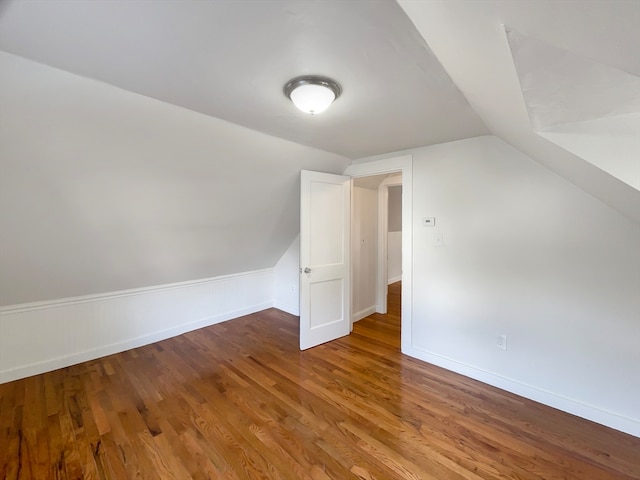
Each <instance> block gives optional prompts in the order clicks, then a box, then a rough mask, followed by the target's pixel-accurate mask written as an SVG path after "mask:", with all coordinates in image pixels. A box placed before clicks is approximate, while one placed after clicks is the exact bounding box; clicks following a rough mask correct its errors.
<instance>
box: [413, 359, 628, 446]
mask: <svg viewBox="0 0 640 480" xmlns="http://www.w3.org/2000/svg"><path fill="white" fill-rule="evenodd" d="M402 353H404V354H406V355H409V356H412V357H415V358H417V359H419V360H422V361H425V362H428V363H431V364H433V365H436V366H438V367H442V368H445V369H447V370H450V371H452V372H455V373H459V374H460V375H464V376H465V377H469V378H472V379H474V380H478V381H480V382H483V383H486V384H488V385H491V386H494V387H497V388H499V389H501V390H505V391H507V392H510V393H514V394H516V395H519V396H521V397H524V398H527V399H529V400H533V401H535V402H538V403H541V404H543V405H547V406H549V407H553V408H557V409H558V410H562V411H564V412H567V413H570V414H572V415H576V416H578V417H581V418H584V419H586V420H590V421H592V422H596V423H599V424H601V425H604V426H606V427H610V428H613V429H615V430H619V431H621V432H624V433H628V434H629V435H633V436H635V437H640V422H639V421H637V420H634V419H633V418H628V417H625V416H622V415H619V414H616V413H613V412H609V411H607V410H603V409H601V408H599V407H595V406H593V405H588V404H585V403H582V402H580V401H578V400H574V399H571V398H567V397H564V396H562V395H558V394H556V393H554V392H550V391H548V390H544V389H541V388H538V387H535V386H532V385H528V384H526V383H522V382H518V381H516V380H512V379H510V378H506V377H503V376H501V375H497V374H495V373H492V372H488V371H485V370H482V369H480V368H477V367H474V366H472V365H468V364H465V363H462V362H458V361H456V360H453V359H451V358H448V357H445V356H442V355H438V354H435V353H432V352H429V351H427V350H423V349H421V348H416V347H415V346H411V347H410V348H408V349H406V350H405V348H403V349H402Z"/></svg>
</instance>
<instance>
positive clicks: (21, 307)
mask: <svg viewBox="0 0 640 480" xmlns="http://www.w3.org/2000/svg"><path fill="white" fill-rule="evenodd" d="M271 271H273V268H265V269H262V270H253V271H249V272H241V273H233V274H230V275H220V276H219V277H210V278H201V279H198V280H187V281H184V282H175V283H166V284H162V285H154V286H151V287H139V288H130V289H127V290H115V291H113V292H105V293H93V294H90V295H80V296H77V297H65V298H57V299H54V300H43V301H39V302H30V303H19V304H16V305H5V306H3V307H0V315H4V314H10V313H19V312H28V311H30V310H39V309H47V308H55V307H60V306H68V305H74V304H78V303H85V302H93V301H96V300H105V299H111V298H119V297H126V296H129V295H140V294H145V293H156V292H160V291H162V290H173V289H176V288H183V287H190V286H194V285H203V284H208V283H211V282H212V281H220V280H225V279H230V278H240V277H244V276H252V275H255V274H258V273H263V272H271Z"/></svg>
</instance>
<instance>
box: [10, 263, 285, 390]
mask: <svg viewBox="0 0 640 480" xmlns="http://www.w3.org/2000/svg"><path fill="white" fill-rule="evenodd" d="M273 283H274V269H273V268H269V269H263V270H256V271H252V272H243V273H239V274H235V275H224V276H220V277H213V278H207V279H200V280H195V281H187V282H179V283H171V284H166V285H159V286H155V287H145V288H136V289H130V290H122V291H118V292H108V293H104V294H97V295H85V296H81V297H72V298H63V299H57V300H52V301H44V302H34V303H28V304H21V305H11V306H7V307H2V308H0V328H1V331H2V335H0V383H5V382H9V381H12V380H17V379H20V378H24V377H28V376H31V375H36V374H40V373H44V372H48V371H51V370H55V369H58V368H63V367H67V366H70V365H74V364H76V363H80V362H85V361H88V360H93V359H96V358H100V357H103V356H106V355H111V354H114V353H118V352H122V351H125V350H129V349H131V348H136V347H140V346H143V345H148V344H150V343H154V342H158V341H160V340H164V339H167V338H171V337H174V336H177V335H181V334H183V333H186V332H189V331H192V330H196V329H199V328H203V327H207V326H210V325H214V324H216V323H220V322H224V321H227V320H231V319H233V318H237V317H240V316H243V315H248V314H250V313H255V312H258V311H260V310H264V309H266V308H270V307H272V306H273ZM26 346H28V348H25V347H26Z"/></svg>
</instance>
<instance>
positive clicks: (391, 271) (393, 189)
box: [387, 185, 402, 284]
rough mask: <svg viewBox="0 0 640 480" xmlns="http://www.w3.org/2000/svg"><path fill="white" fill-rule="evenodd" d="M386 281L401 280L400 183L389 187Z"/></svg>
mask: <svg viewBox="0 0 640 480" xmlns="http://www.w3.org/2000/svg"><path fill="white" fill-rule="evenodd" d="M388 215H389V221H388V222H387V224H388V229H389V231H388V232H387V281H388V282H389V284H391V283H395V282H399V281H400V280H402V185H393V186H390V187H389V211H388Z"/></svg>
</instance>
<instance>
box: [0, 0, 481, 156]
mask: <svg viewBox="0 0 640 480" xmlns="http://www.w3.org/2000/svg"><path fill="white" fill-rule="evenodd" d="M0 14H1V16H0V49H2V50H4V51H6V52H9V53H13V54H16V55H20V56H23V57H26V58H29V59H32V60H36V61H38V62H42V63H45V64H47V65H50V66H54V67H57V68H61V69H63V70H67V71H69V72H72V73H76V74H79V75H83V76H86V77H90V78H94V79H97V80H101V81H103V82H106V83H109V84H112V85H115V86H118V87H121V88H123V89H126V90H129V91H132V92H136V93H139V94H143V95H146V96H149V97H152V98H156V99H159V100H162V101H165V102H168V103H172V104H175V105H179V106H182V107H185V108H188V109H191V110H195V111H197V112H201V113H205V114H207V115H211V116H214V117H218V118H222V119H224V120H228V121H230V122H233V123H236V124H239V125H242V126H245V127H248V128H251V129H253V130H257V131H260V132H263V133H268V134H271V135H274V136H277V137H280V138H284V139H287V140H291V141H294V142H297V143H300V144H303V145H307V146H312V147H315V148H319V149H322V150H325V151H328V152H333V153H338V154H340V155H343V156H346V157H349V158H359V157H363V156H368V155H373V154H379V153H386V152H392V151H397V150H400V149H406V148H411V147H419V146H424V145H430V144H435V143H442V142H447V141H452V140H457V139H462V138H467V137H473V136H478V135H483V134H486V133H488V130H487V129H486V127H485V126H484V124H483V123H482V121H481V120H480V119H479V118H478V116H477V115H476V113H475V112H474V111H473V110H472V109H471V107H470V106H469V104H468V102H467V101H466V99H465V98H464V96H463V95H462V94H461V93H460V91H459V90H458V88H457V87H456V86H455V85H454V83H453V82H452V81H451V79H450V78H449V76H448V75H447V74H446V72H445V71H444V69H443V68H442V66H441V65H440V63H439V62H438V61H437V59H436V57H435V56H434V55H433V53H432V52H431V51H430V49H429V47H428V46H427V45H426V42H425V41H424V39H423V38H422V37H421V35H420V34H419V33H418V32H417V30H416V29H415V27H414V26H413V24H412V23H411V21H410V20H409V19H408V18H407V16H406V15H405V13H404V12H403V11H402V9H401V8H400V7H399V6H398V4H397V3H396V2H395V1H393V0H350V1H344V0H322V1H307V0H305V1H300V0H268V1H237V0H232V1H226V0H216V1H202V0H168V1H146V0H92V1H84V2H81V1H77V0H29V1H20V0H13V1H12V0H10V1H9V2H8V3H6V5H4V8H3V11H2V12H0ZM303 74H322V75H327V76H330V77H332V78H334V79H335V80H337V81H338V82H339V83H340V84H341V85H342V87H343V95H342V96H341V97H340V98H339V99H338V100H337V101H336V103H335V104H334V105H333V106H332V108H331V109H330V110H329V111H327V112H325V113H324V114H322V115H319V116H316V117H309V116H306V115H305V114H303V113H301V112H298V111H297V110H296V109H295V108H294V107H293V105H292V104H291V102H290V101H289V100H288V99H287V98H286V97H285V96H284V95H283V93H282V88H283V85H284V84H285V83H286V82H287V81H288V80H290V79H291V78H293V77H295V76H297V75H303Z"/></svg>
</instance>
